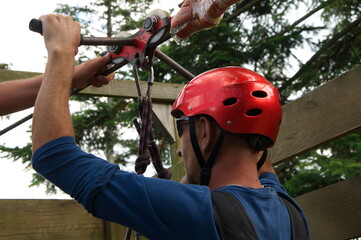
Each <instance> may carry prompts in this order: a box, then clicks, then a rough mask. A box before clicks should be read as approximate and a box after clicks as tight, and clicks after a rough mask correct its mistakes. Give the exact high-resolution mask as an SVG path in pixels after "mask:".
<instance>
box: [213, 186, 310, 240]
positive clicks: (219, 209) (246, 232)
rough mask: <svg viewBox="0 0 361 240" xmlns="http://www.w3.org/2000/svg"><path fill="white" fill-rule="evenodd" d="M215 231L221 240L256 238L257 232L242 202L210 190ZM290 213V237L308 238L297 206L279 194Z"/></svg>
mask: <svg viewBox="0 0 361 240" xmlns="http://www.w3.org/2000/svg"><path fill="white" fill-rule="evenodd" d="M211 196H212V204H213V211H214V217H215V221H216V225H217V231H218V234H219V237H220V239H221V240H243V239H244V240H256V239H258V236H257V232H256V230H255V228H254V226H253V224H252V222H251V220H250V218H249V216H248V214H247V212H246V210H245V209H244V207H243V206H242V204H241V203H240V202H239V201H238V200H237V199H236V198H235V197H234V196H233V195H232V194H231V193H228V192H219V191H216V192H212V193H211ZM279 197H280V199H281V200H282V201H283V202H284V204H285V206H286V208H287V210H288V213H289V215H290V220H291V226H292V239H293V240H304V239H308V234H307V227H306V224H305V222H304V220H303V218H302V216H301V214H300V213H299V211H298V210H297V208H296V207H295V206H294V205H293V204H292V203H291V202H290V201H288V200H287V199H285V198H284V197H283V196H281V195H279Z"/></svg>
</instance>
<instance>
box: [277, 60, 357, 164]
mask: <svg viewBox="0 0 361 240" xmlns="http://www.w3.org/2000/svg"><path fill="white" fill-rule="evenodd" d="M360 92H361V66H358V67H356V68H354V69H352V70H350V71H348V72H346V73H344V74H342V75H341V76H339V77H337V78H335V79H334V80H332V81H330V82H328V83H326V84H324V85H323V86H321V87H319V88H317V89H315V90H313V91H312V92H310V93H308V94H306V95H304V96H303V97H301V98H299V99H297V100H295V101H293V102H291V103H289V104H287V105H285V106H283V120H282V125H281V129H280V133H279V136H278V139H277V142H276V144H275V146H274V147H273V148H272V150H271V151H270V152H271V159H272V161H273V163H280V162H283V161H287V160H289V159H291V158H293V157H295V156H297V155H300V154H302V153H304V152H307V151H309V150H311V149H314V148H316V147H318V146H320V145H322V144H324V143H327V142H329V141H332V140H334V139H336V138H339V137H342V136H343V135H345V134H348V133H351V132H353V131H356V130H358V129H360V128H361V121H360V119H361V101H360V95H359V94H360Z"/></svg>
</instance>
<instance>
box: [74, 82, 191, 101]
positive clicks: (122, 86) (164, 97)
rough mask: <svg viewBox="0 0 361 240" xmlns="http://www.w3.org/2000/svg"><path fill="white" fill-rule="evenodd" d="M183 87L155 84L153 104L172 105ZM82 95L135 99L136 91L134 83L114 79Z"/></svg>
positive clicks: (142, 83)
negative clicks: (166, 103)
mask: <svg viewBox="0 0 361 240" xmlns="http://www.w3.org/2000/svg"><path fill="white" fill-rule="evenodd" d="M183 86H184V85H182V84H174V83H161V82H156V83H154V85H153V88H152V101H153V102H168V103H169V102H170V103H172V102H173V101H174V99H175V98H176V97H177V95H178V93H179V92H180V90H181V89H182V87H183ZM141 89H142V93H143V94H145V93H146V89H147V83H146V82H144V81H142V82H141ZM79 94H82V95H94V96H106V97H124V98H136V97H138V96H137V90H136V87H135V83H134V81H129V80H118V79H114V80H113V81H112V82H111V83H109V84H108V85H106V86H103V87H101V88H96V87H92V86H90V87H88V88H86V89H84V90H83V91H81V92H80V93H79Z"/></svg>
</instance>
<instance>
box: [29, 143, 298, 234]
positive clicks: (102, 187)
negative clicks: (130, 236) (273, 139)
mask: <svg viewBox="0 0 361 240" xmlns="http://www.w3.org/2000/svg"><path fill="white" fill-rule="evenodd" d="M32 163H33V167H34V169H35V170H36V171H37V172H39V173H40V174H41V175H42V176H44V177H45V178H47V179H48V180H49V181H51V182H53V183H54V184H55V185H56V186H58V187H59V188H61V189H62V190H63V191H64V192H66V193H68V194H70V195H71V197H73V198H74V199H75V200H76V201H78V202H79V203H81V204H82V205H83V207H84V208H85V209H86V210H87V211H88V212H90V213H91V214H93V215H94V216H95V217H98V218H101V219H104V220H108V221H112V222H116V223H119V224H122V225H125V226H128V227H130V228H132V229H134V230H136V231H137V232H139V233H141V234H143V235H144V236H146V237H147V238H149V239H156V240H160V239H161V240H163V239H165V240H168V239H172V240H177V239H186V240H191V239H197V240H200V239H206V240H213V239H215V240H218V239H219V237H218V234H217V230H216V225H215V221H214V216H213V209H212V202H211V194H210V190H209V188H208V187H205V186H199V185H186V184H180V183H177V182H174V181H169V180H162V179H154V178H147V177H144V176H142V175H136V174H135V173H129V172H125V171H122V170H120V169H119V167H118V166H117V165H115V164H111V163H109V162H107V161H106V160H103V159H101V158H98V157H96V156H94V155H92V154H88V153H85V152H84V151H82V150H81V149H80V148H79V147H78V146H77V145H76V144H75V142H74V138H72V137H61V138H58V139H55V140H53V141H51V142H48V143H46V144H44V145H43V146H42V147H40V148H39V149H38V150H37V151H36V152H35V153H34V155H33V157H32ZM260 180H261V183H262V184H264V185H266V186H269V187H266V188H261V189H252V188H248V187H242V186H237V185H231V186H225V187H222V188H220V189H217V190H216V191H227V192H230V193H232V194H233V195H234V196H235V197H236V198H237V199H238V200H239V201H240V203H241V204H242V205H243V206H244V207H245V209H246V211H247V213H248V215H249V217H250V219H251V221H252V223H253V225H254V226H255V229H256V231H257V234H258V237H259V239H290V238H291V231H290V221H289V215H288V212H287V209H286V208H285V206H284V204H283V203H282V201H281V200H280V199H279V197H278V196H277V194H278V193H281V194H284V195H286V196H288V195H287V193H286V192H285V190H284V189H283V187H282V186H281V184H280V183H279V181H278V179H277V176H276V175H274V174H272V173H265V174H262V175H261V176H260Z"/></svg>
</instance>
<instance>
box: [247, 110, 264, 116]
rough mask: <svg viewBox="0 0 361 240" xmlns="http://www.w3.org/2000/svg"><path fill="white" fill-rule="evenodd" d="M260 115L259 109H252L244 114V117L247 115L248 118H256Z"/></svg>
mask: <svg viewBox="0 0 361 240" xmlns="http://www.w3.org/2000/svg"><path fill="white" fill-rule="evenodd" d="M261 114H262V110H261V109H259V108H253V109H250V110H248V111H247V112H246V115H247V116H248V117H257V116H259V115H261Z"/></svg>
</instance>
